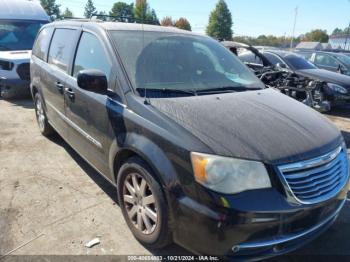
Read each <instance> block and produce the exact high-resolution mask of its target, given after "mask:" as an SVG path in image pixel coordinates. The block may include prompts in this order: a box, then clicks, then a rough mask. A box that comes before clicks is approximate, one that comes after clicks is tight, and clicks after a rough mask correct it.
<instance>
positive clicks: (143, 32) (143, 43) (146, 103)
mask: <svg viewBox="0 0 350 262" xmlns="http://www.w3.org/2000/svg"><path fill="white" fill-rule="evenodd" d="M143 23H144V17H143V16H142V21H141V26H142V49H143V48H145V29H144V25H143ZM144 93H145V101H144V104H145V105H150V104H151V100H150V99H149V98H147V87H146V85H145V91H144Z"/></svg>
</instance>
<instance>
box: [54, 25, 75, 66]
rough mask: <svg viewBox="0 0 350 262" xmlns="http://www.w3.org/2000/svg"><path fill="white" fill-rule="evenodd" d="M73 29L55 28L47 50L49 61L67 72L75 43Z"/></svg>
mask: <svg viewBox="0 0 350 262" xmlns="http://www.w3.org/2000/svg"><path fill="white" fill-rule="evenodd" d="M75 33H76V31H75V30H70V29H56V30H55V33H54V36H53V38H52V43H51V46H50V52H49V63H50V64H53V65H55V66H57V67H58V68H59V69H61V70H63V71H65V72H67V71H68V64H69V61H70V59H71V57H72V50H73V48H74V45H75Z"/></svg>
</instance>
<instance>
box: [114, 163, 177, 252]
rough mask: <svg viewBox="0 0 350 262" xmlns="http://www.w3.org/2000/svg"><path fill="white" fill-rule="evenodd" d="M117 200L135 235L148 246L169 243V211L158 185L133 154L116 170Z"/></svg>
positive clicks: (155, 246) (160, 245) (170, 240)
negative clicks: (117, 171)
mask: <svg viewBox="0 0 350 262" xmlns="http://www.w3.org/2000/svg"><path fill="white" fill-rule="evenodd" d="M117 180H118V181H117V185H118V200H119V204H120V207H121V210H122V213H123V216H124V219H125V221H126V223H127V224H128V226H129V228H130V230H131V232H132V233H133V235H134V236H135V238H136V239H137V240H138V241H139V242H140V243H141V244H143V245H145V246H147V247H149V248H157V249H158V248H163V247H165V246H167V245H169V244H170V243H171V242H172V237H171V231H170V228H169V212H168V206H167V204H166V200H165V197H164V194H163V192H162V189H161V186H160V184H159V183H158V182H157V181H156V180H155V179H154V176H153V172H152V171H151V169H150V168H149V167H148V165H147V164H146V163H145V162H144V161H143V160H142V159H140V158H139V157H132V158H130V159H129V160H128V161H127V162H126V163H124V164H123V165H122V167H121V168H120V170H119V173H118V179H117Z"/></svg>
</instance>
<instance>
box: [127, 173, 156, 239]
mask: <svg viewBox="0 0 350 262" xmlns="http://www.w3.org/2000/svg"><path fill="white" fill-rule="evenodd" d="M123 201H124V205H125V208H126V211H127V213H128V217H129V219H130V221H131V222H132V224H133V225H134V227H135V228H137V229H138V230H139V231H140V232H142V233H143V234H145V235H149V234H152V233H153V232H154V230H155V229H156V227H157V222H158V213H157V209H158V208H157V201H156V199H155V196H154V194H153V192H152V190H151V188H150V186H149V184H148V183H147V181H146V180H145V179H144V178H143V177H142V176H140V175H139V174H137V173H132V174H129V175H128V176H127V177H126V179H125V180H124V186H123Z"/></svg>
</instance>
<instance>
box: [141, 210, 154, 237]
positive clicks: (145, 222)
mask: <svg viewBox="0 0 350 262" xmlns="http://www.w3.org/2000/svg"><path fill="white" fill-rule="evenodd" d="M142 220H143V223H144V225H145V226H146V229H147V232H151V231H152V225H151V221H150V220H149V218H148V217H147V216H146V214H145V212H142Z"/></svg>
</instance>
